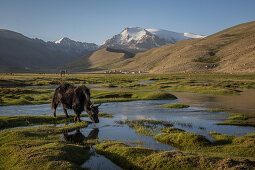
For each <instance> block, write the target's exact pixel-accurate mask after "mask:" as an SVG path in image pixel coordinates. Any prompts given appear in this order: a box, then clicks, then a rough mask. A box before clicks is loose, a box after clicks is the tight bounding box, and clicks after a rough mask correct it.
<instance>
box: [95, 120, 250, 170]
mask: <svg viewBox="0 0 255 170" xmlns="http://www.w3.org/2000/svg"><path fill="white" fill-rule="evenodd" d="M121 123H122V124H124V122H121ZM155 123H156V124H158V123H160V122H155ZM161 123H162V122H161ZM142 126H143V125H142ZM134 128H136V127H135V126H134ZM161 130H162V132H164V133H161V134H158V135H154V138H155V139H156V140H158V141H160V142H163V143H166V144H170V145H171V146H175V147H177V148H179V149H180V150H181V151H155V150H153V149H148V148H144V147H140V146H137V147H130V146H127V145H125V144H123V143H120V142H103V143H100V144H97V145H95V147H94V148H95V149H96V151H97V152H98V153H100V154H102V155H104V156H106V157H107V158H109V159H110V160H111V161H113V162H114V163H116V164H117V165H119V166H120V167H122V168H124V169H222V168H226V169H231V168H232V169H236V168H241V169H242V168H243V169H252V168H254V165H255V134H254V133H251V134H247V135H246V136H242V137H235V136H231V135H222V134H220V133H217V132H211V133H210V135H211V136H212V137H214V138H215V141H214V142H210V141H209V140H207V139H206V138H205V137H204V136H201V135H198V134H196V133H191V132H186V131H184V130H181V129H178V128H175V127H164V128H162V129H161Z"/></svg>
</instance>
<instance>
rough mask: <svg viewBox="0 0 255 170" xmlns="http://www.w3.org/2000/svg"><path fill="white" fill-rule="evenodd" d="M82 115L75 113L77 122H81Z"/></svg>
mask: <svg viewBox="0 0 255 170" xmlns="http://www.w3.org/2000/svg"><path fill="white" fill-rule="evenodd" d="M80 114H81V112H79V111H75V117H74V121H75V122H78V121H79V122H81V119H80Z"/></svg>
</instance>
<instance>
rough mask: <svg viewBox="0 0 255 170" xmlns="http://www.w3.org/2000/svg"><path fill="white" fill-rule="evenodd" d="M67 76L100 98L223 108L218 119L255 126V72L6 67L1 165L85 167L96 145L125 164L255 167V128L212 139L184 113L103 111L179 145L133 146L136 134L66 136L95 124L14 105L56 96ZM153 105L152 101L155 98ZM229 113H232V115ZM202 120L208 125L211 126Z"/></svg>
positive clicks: (186, 108) (211, 110) (0, 101)
mask: <svg viewBox="0 0 255 170" xmlns="http://www.w3.org/2000/svg"><path fill="white" fill-rule="evenodd" d="M60 83H71V84H75V85H86V86H88V87H89V88H90V89H91V95H92V96H91V97H92V99H93V100H94V102H95V103H105V104H107V105H109V104H110V102H124V101H145V103H146V101H153V100H155V101H156V100H162V101H163V100H164V101H165V103H164V102H163V104H161V105H155V104H153V105H155V106H153V108H155V109H156V110H158V111H161V110H162V109H166V110H167V109H173V110H172V112H176V113H179V110H178V109H180V110H181V112H183V113H185V114H187V113H189V112H190V113H196V112H202V113H205V114H211V115H217V116H221V117H219V118H217V120H222V121H220V122H218V124H219V127H220V126H222V128H224V127H225V126H226V125H235V126H237V127H238V126H248V127H251V129H250V131H253V132H255V130H254V128H252V127H254V126H255V108H254V107H255V103H254V101H255V100H254V95H253V94H255V90H254V89H255V76H254V75H225V74H221V75H212V74H133V75H123V74H69V75H65V76H63V77H60V76H59V75H56V74H12V75H9V74H0V105H1V106H0V129H2V130H3V129H6V130H3V131H2V132H1V134H0V155H1V156H0V165H1V166H0V169H13V168H14V169H16V168H19V169H24V168H28V169H36V168H37V167H42V168H44V169H55V168H57V169H69V168H78V169H79V168H82V167H81V165H82V164H84V162H85V161H86V160H89V159H90V157H91V154H92V153H91V152H90V150H89V149H90V147H91V146H92V145H93V146H94V149H95V151H96V152H97V153H98V154H101V155H104V156H105V157H106V158H108V159H110V160H111V161H112V162H113V163H115V164H116V165H118V166H119V167H121V168H124V169H148V168H152V167H153V168H154V169H176V168H181V169H192V168H193V169H228V168H232V169H238V168H246V169H252V168H254V166H255V159H254V157H255V148H254V147H255V137H254V133H248V134H246V135H244V136H234V135H225V134H221V133H219V132H210V133H208V134H207V135H206V136H211V137H212V138H213V140H208V138H206V137H205V136H203V135H200V134H198V133H194V132H190V131H187V130H186V129H185V128H184V129H185V130H183V129H182V128H180V127H182V126H184V127H186V126H189V125H186V124H183V125H181V123H180V122H178V121H176V122H171V121H160V120H149V119H141V118H140V119H138V118H136V119H135V120H133V121H129V120H123V117H120V116H119V115H118V114H101V115H100V116H102V117H107V118H104V119H103V120H105V121H107V120H109V121H110V120H111V119H113V120H112V121H111V122H114V124H110V126H112V127H113V128H116V127H119V126H121V127H122V126H124V127H128V128H131V129H134V132H135V133H136V134H138V135H141V136H143V135H145V136H149V137H150V138H151V140H156V141H158V142H161V143H162V144H166V145H170V146H171V147H175V148H176V150H174V151H159V150H157V149H151V148H147V147H144V146H139V145H140V144H139V143H140V142H139V141H133V142H134V143H137V144H136V145H135V146H134V143H133V144H131V142H130V144H131V145H129V144H127V143H125V142H123V141H119V140H115V141H112V140H110V139H109V140H102V139H99V138H98V137H97V136H96V137H94V138H91V139H89V140H88V139H87V138H86V140H85V138H83V140H81V141H78V142H77V141H75V140H74V139H73V138H72V140H69V141H65V140H63V137H67V136H65V135H64V136H63V135H61V134H67V133H69V132H71V134H74V131H75V130H76V133H77V134H79V133H78V131H77V129H80V130H81V132H82V129H85V130H86V128H88V127H89V128H90V127H91V125H90V122H89V121H85V120H83V121H82V123H73V119H70V120H69V119H68V120H66V119H65V118H64V117H63V116H58V117H57V118H51V116H44V115H43V114H45V113H41V112H42V111H41V112H40V111H36V110H34V111H33V110H31V111H30V112H31V113H28V115H27V116H24V115H23V116H22V114H19V113H18V112H19V111H18V110H12V107H17V108H18V107H19V105H20V106H23V105H28V106H29V105H38V104H48V103H50V101H51V98H52V95H53V92H54V89H55V88H56V87H57V86H58V85H59V84H60ZM180 99H181V100H180ZM171 101H172V102H171ZM166 102H170V104H168V103H166ZM152 103H153V102H152ZM154 103H155V102H154ZM115 104H116V103H115ZM107 105H105V106H104V107H106V106H107ZM7 106H8V107H7ZM38 106H39V105H38ZM45 106H47V107H48V105H45ZM136 107H138V108H139V107H142V106H140V105H139V106H136ZM146 107H148V108H147V109H152V108H150V104H148V106H146ZM190 107H191V110H190ZM198 108H199V109H198ZM116 109H117V107H116ZM116 109H115V111H116V112H117V111H118V110H116ZM119 109H120V108H119ZM33 112H38V113H39V115H40V116H38V115H37V113H34V115H33ZM181 112H180V113H181ZM9 113H10V114H9ZM221 113H224V114H221ZM15 114H16V115H19V116H14V115H15ZM47 114H48V113H47ZM133 114H134V113H133ZM3 115H5V116H3ZM224 115H228V116H227V119H226V118H225V117H224ZM115 116H116V117H115ZM190 116H195V114H192V115H190ZM176 125H178V128H176ZM107 126H108V125H107V124H106V125H105V126H102V127H104V128H107ZM215 126H216V125H215ZM8 128H14V129H8ZM199 128H200V131H201V130H203V129H202V128H204V127H199ZM113 130H114V129H113ZM76 133H75V134H76ZM93 133H96V132H95V131H93ZM97 133H98V132H97ZM97 135H98V134H97ZM71 136H72V135H71ZM74 136H75V135H74ZM68 153H69V154H68ZM70 153H72V154H70ZM151 158H153V159H151Z"/></svg>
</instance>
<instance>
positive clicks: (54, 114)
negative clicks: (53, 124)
mask: <svg viewBox="0 0 255 170" xmlns="http://www.w3.org/2000/svg"><path fill="white" fill-rule="evenodd" d="M53 116H54V117H56V108H54V111H53Z"/></svg>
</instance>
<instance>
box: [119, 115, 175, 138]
mask: <svg viewBox="0 0 255 170" xmlns="http://www.w3.org/2000/svg"><path fill="white" fill-rule="evenodd" d="M117 123H119V124H127V125H128V126H129V127H131V128H134V129H135V132H136V133H138V134H140V135H145V136H153V135H155V134H157V133H159V132H160V130H161V128H162V127H171V126H173V125H172V124H171V123H169V122H167V121H162V120H146V119H141V120H132V121H130V120H126V121H117Z"/></svg>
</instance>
